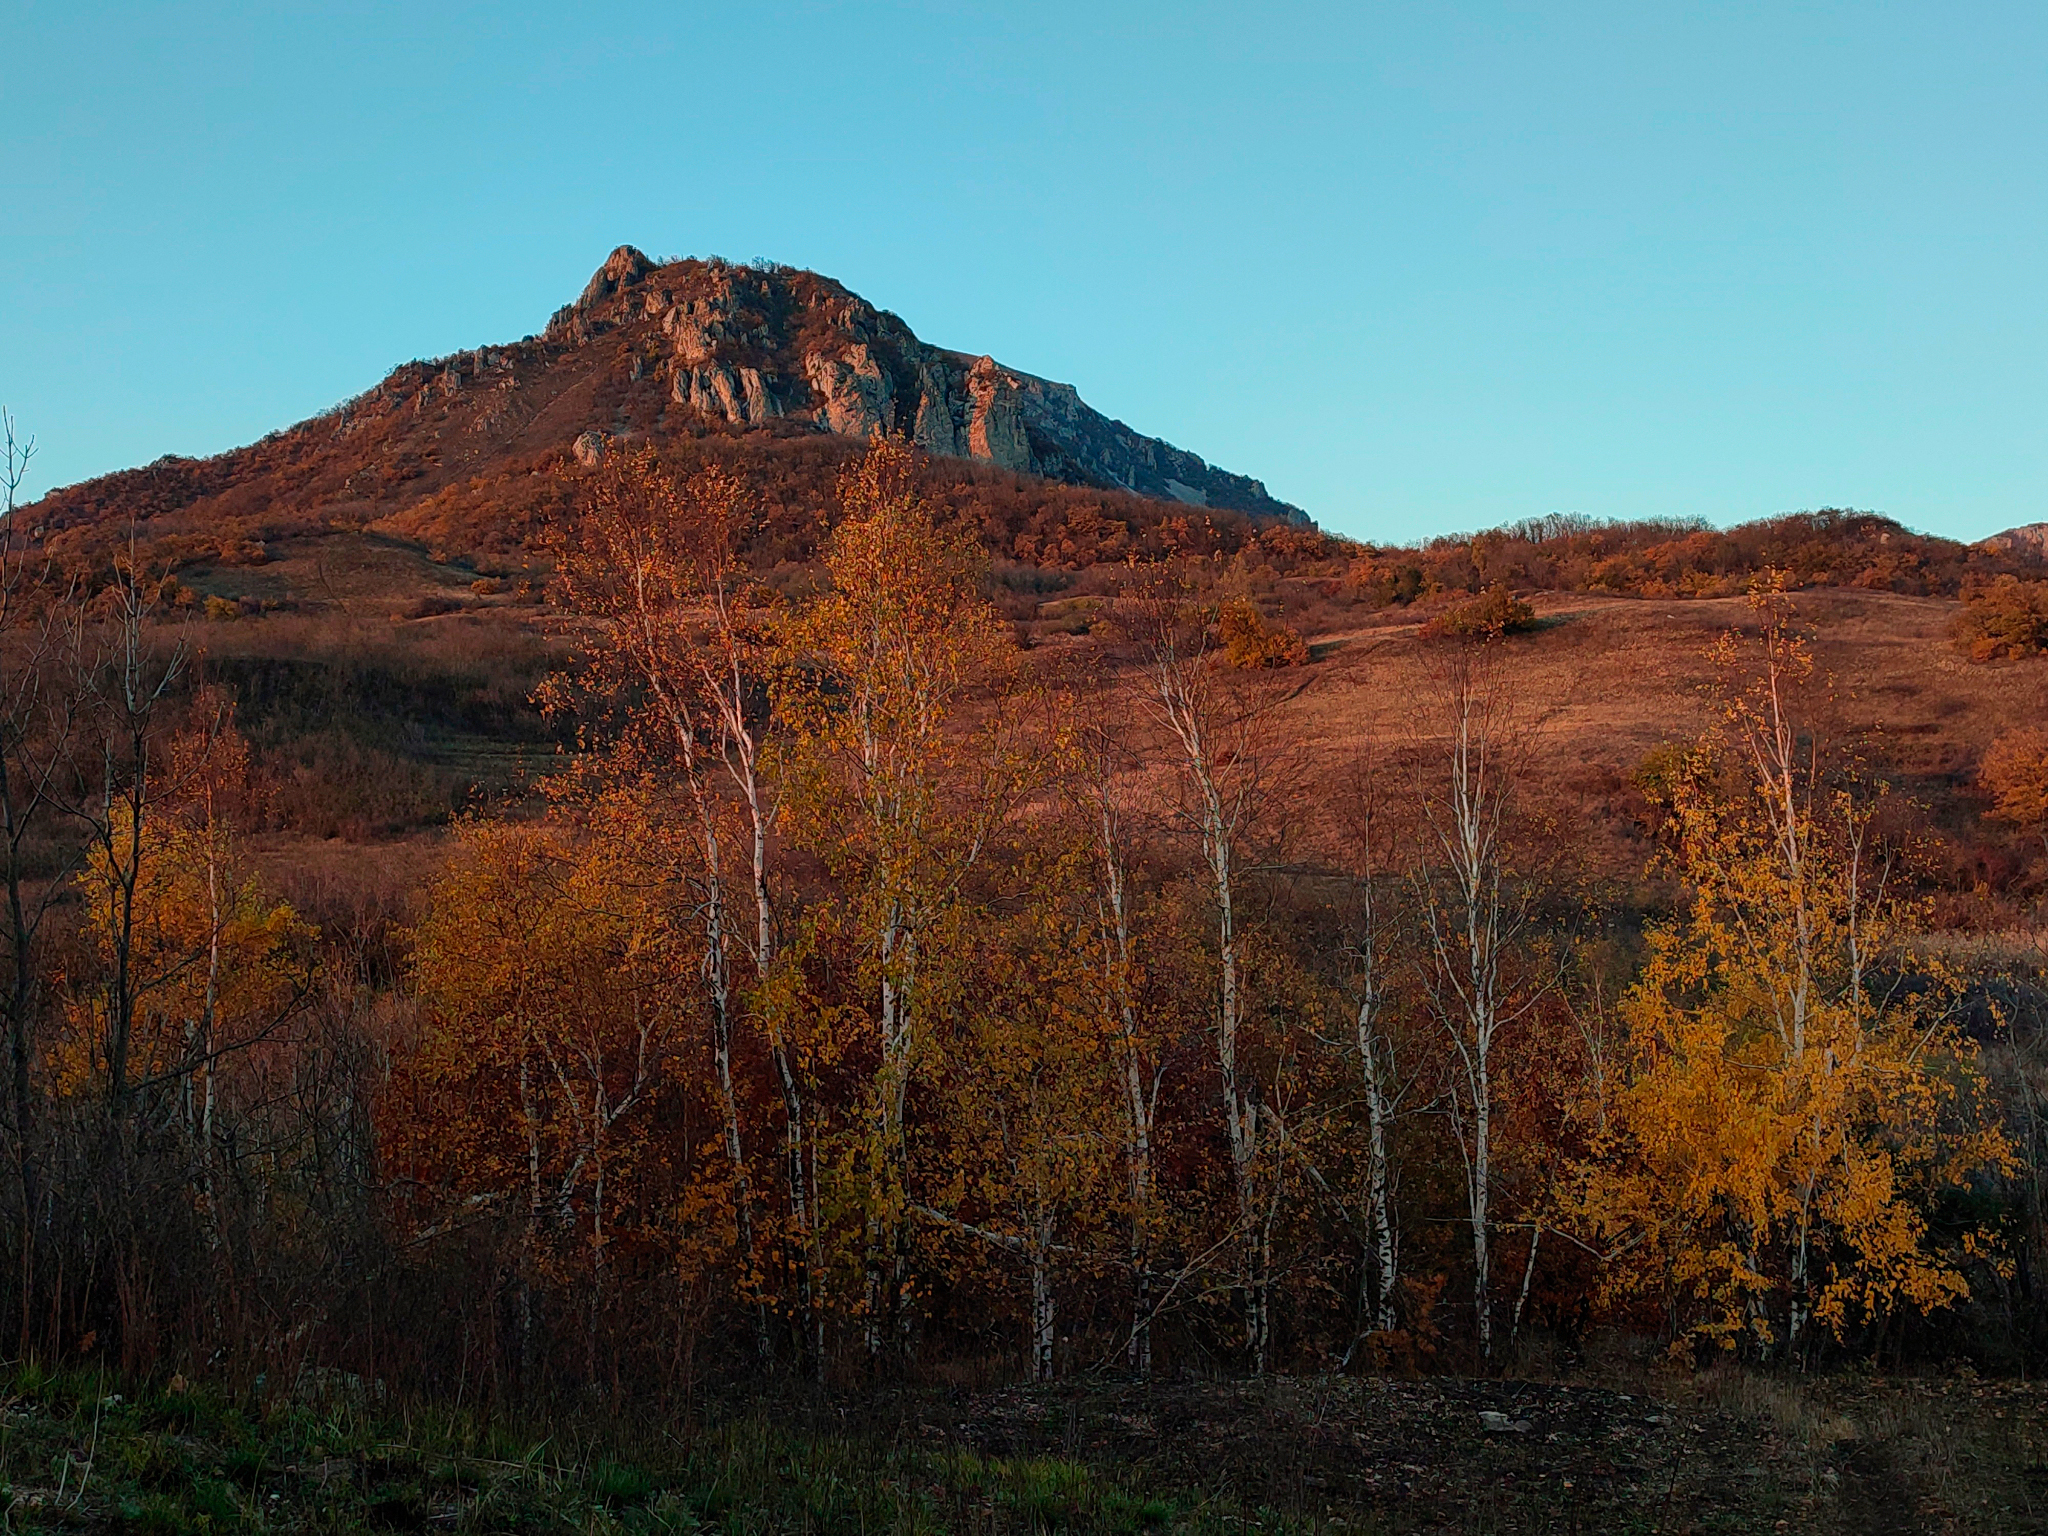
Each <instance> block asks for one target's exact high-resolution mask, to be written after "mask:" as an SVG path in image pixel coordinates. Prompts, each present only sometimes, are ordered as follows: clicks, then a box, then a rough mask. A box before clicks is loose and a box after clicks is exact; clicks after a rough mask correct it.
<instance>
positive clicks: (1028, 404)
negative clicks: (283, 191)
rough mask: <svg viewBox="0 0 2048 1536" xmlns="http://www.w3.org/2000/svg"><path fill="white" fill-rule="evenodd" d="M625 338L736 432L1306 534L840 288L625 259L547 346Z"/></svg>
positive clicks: (1229, 478)
mask: <svg viewBox="0 0 2048 1536" xmlns="http://www.w3.org/2000/svg"><path fill="white" fill-rule="evenodd" d="M607 335H615V336H617V337H618V338H619V339H620V340H622V341H624V342H625V344H626V345H628V346H630V347H631V348H632V349H633V358H634V366H637V367H639V368H640V369H642V370H643V372H646V373H651V374H652V375H653V376H654V377H655V378H657V379H660V380H662V381H664V382H666V384H667V386H668V389H669V397H670V400H671V402H672V404H674V405H675V406H679V407H687V408H688V409H690V410H692V411H695V412H697V413H699V414H700V415H704V416H709V417H716V418H720V419H723V420H725V421H728V422H731V423H732V424H734V425H736V426H739V425H744V426H761V425H765V424H766V423H768V422H770V421H776V420H782V421H794V422H801V423H805V424H807V425H812V426H815V427H817V428H819V429H820V430H823V431H828V432H836V433H838V434H839V435H841V436H842V437H852V438H857V439H862V440H865V439H866V438H868V437H870V436H872V435H873V434H874V433H876V432H892V433H894V432H900V433H903V434H905V435H907V436H908V437H909V438H910V439H911V441H913V442H914V443H916V444H917V445H918V446H919V447H920V448H923V449H924V450H925V451H926V452H927V453H931V454H937V455H942V456H945V457H950V458H963V459H979V460H982V461H983V462H985V463H989V464H996V465H1000V466H1001V467H1002V468H1004V469H1012V470H1019V471H1023V472H1027V473H1031V474H1037V475H1043V476H1045V477H1046V478H1048V479H1051V480H1060V481H1064V482H1066V483H1067V484H1069V485H1090V486H1099V487H1102V488H1104V489H1116V490H1125V491H1134V492H1136V493H1138V494H1139V495H1143V496H1153V497H1157V498H1160V499H1162V500H1173V501H1179V502H1184V503H1187V504H1189V505H1193V506H1198V507H1219V508H1225V509H1228V510H1231V511H1237V512H1249V513H1252V514H1253V515H1255V516H1262V517H1283V518H1287V519H1289V520H1291V521H1295V522H1304V523H1305V522H1307V521H1308V519H1307V516H1306V514H1304V513H1303V512H1302V511H1301V509H1300V508H1299V507H1293V506H1289V505H1288V504H1287V503H1285V502H1282V501H1276V500H1274V499H1273V497H1271V496H1270V495H1268V494H1267V493H1266V488H1265V486H1264V485H1262V484H1261V483H1260V482H1259V481H1257V480H1252V479H1247V478H1246V477H1245V476H1243V475H1233V474H1230V473H1228V472H1226V471H1224V470H1220V469H1216V468H1213V467H1212V466H1210V465H1209V464H1207V463H1205V462H1204V461H1203V460H1202V459H1200V458H1198V457H1197V456H1196V455H1194V454H1192V453H1188V452H1186V451H1185V450H1183V449H1179V448H1176V447H1174V446H1173V445H1172V444H1171V443H1166V442H1162V441H1160V440H1159V439H1158V438H1153V437H1146V436H1144V435H1143V434H1141V433H1138V432H1135V431H1133V430H1132V429H1131V428H1129V427H1127V426H1125V425H1124V424H1123V423H1122V422H1120V421H1112V420H1111V419H1110V418H1108V417H1107V416H1104V415H1103V414H1102V413H1101V412H1100V411H1097V410H1094V409H1092V408H1091V407H1089V406H1088V405H1087V404H1085V403H1084V402H1083V401H1082V399H1081V397H1080V395H1079V394H1078V393H1076V392H1075V389H1074V387H1073V386H1072V385H1071V384H1055V383H1053V382H1052V381H1051V380H1049V379H1041V378H1038V377H1036V376H1035V375H1033V374H1028V373H1020V372H1018V371H1017V370H1016V369H1013V368H1006V367H1004V366H1003V365H1002V364H1000V363H998V362H997V361H996V360H995V359H994V358H992V357H975V356H971V355H969V354H968V353H965V352H949V351H946V350H944V349H942V348H939V347H933V346H929V345H927V344H926V343H924V342H922V341H920V340H918V338H917V337H916V335H915V334H913V333H912V331H911V329H910V327H909V326H907V325H905V324H904V323H903V321H901V320H900V319H898V318H897V317H896V316H895V315H892V314H890V313H889V312H888V311H886V310H879V309H876V308H875V307H874V306H873V305H872V304H869V303H868V302H867V301H866V300H864V299H862V298H861V297H860V296H859V295H857V294H854V293H850V292H848V291H847V290H846V289H845V288H843V287H841V286H840V285H839V284H838V283H835V282H833V281H832V280H831V279H830V278H824V277H820V276H818V275H817V274H816V273H813V272H800V271H797V270H796V269H794V268H790V267H771V266H765V265H763V266H748V267H740V266H734V265H732V264H731V263H729V262H723V261H678V262H670V263H667V264H665V265H661V266H657V265H655V264H654V263H653V262H651V261H649V260H648V259H647V258H646V257H645V256H643V255H642V254H641V253H640V252H639V251H636V250H635V249H633V248H632V247H631V246H627V245H622V246H620V247H619V248H618V249H617V250H616V251H614V252H612V254H611V256H610V258H609V259H608V260H607V261H606V262H605V264H604V265H603V266H602V267H600V268H599V269H598V271H597V274H596V275H595V276H594V277H592V278H591V280H590V283H589V286H588V287H586V288H585V289H584V290H583V296H582V297H581V298H579V299H578V300H577V301H576V302H575V303H574V304H570V305H567V306H565V307H564V308H562V309H560V310H558V311H557V312H556V313H555V316H554V318H553V319H552V320H550V321H549V322H548V328H547V332H546V335H545V337H544V338H543V339H544V340H545V341H551V342H558V343H561V342H566V343H568V344H570V345H573V346H578V347H583V346H589V345H592V344H593V343H596V342H597V341H599V339H600V338H602V337H605V336H607Z"/></svg>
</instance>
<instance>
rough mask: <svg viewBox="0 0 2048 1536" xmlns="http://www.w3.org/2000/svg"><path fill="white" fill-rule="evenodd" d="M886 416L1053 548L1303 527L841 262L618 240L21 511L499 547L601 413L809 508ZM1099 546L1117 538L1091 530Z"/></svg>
mask: <svg viewBox="0 0 2048 1536" xmlns="http://www.w3.org/2000/svg"><path fill="white" fill-rule="evenodd" d="M877 432H885V433H898V434H902V435H904V436H907V437H909V438H910V439H911V440H912V441H913V442H915V443H917V444H918V445H919V446H921V447H923V448H924V449H926V450H927V451H928V452H929V453H930V454H931V455H933V461H932V476H933V478H934V479H935V481H937V482H939V483H941V484H942V485H944V486H947V487H950V488H951V489H952V490H954V491H955V492H959V493H961V495H965V496H966V497H967V499H969V500H972V501H975V502H977V504H979V505H981V506H982V507H983V509H984V511H988V510H989V508H990V507H991V506H992V505H993V504H994V503H997V502H999V503H1001V505H1000V506H998V507H995V509H994V511H993V512H991V513H990V515H991V516H992V517H994V518H995V519H996V520H998V521H1001V522H1003V523H1004V524H1005V526H1006V528H1009V529H1012V530H1021V529H1024V528H1026V525H1032V526H1031V529H1030V531H1028V532H1025V533H1024V534H1023V535H1022V536H1023V539H1024V545H1022V546H1020V547H1022V548H1028V549H1035V550H1042V551H1054V550H1056V549H1058V547H1059V546H1060V541H1061V538H1062V536H1063V535H1062V532H1061V530H1062V529H1063V528H1064V527H1066V526H1068V525H1070V524H1074V523H1076V522H1077V520H1078V523H1079V524H1080V525H1081V526H1083V527H1084V528H1086V529H1089V530H1094V529H1097V528H1100V527H1107V526H1111V525H1114V526H1116V527H1119V528H1124V529H1127V530H1130V532H1131V536H1133V537H1138V536H1142V534H1143V532H1144V530H1146V529H1148V528H1153V527H1159V526H1166V525H1170V526H1180V525H1182V524H1187V523H1194V524H1203V523H1205V522H1206V523H1213V524H1214V525H1215V526H1216V528H1217V529H1218V530H1220V531H1224V536H1225V537H1226V538H1227V539H1236V538H1239V537H1242V533H1240V532H1230V531H1228V530H1232V529H1237V528H1239V527H1241V526H1242V527H1244V529H1245V531H1248V525H1249V524H1250V523H1253V522H1257V523H1260V524H1270V525H1272V526H1276V527H1277V526H1296V527H1300V528H1303V529H1309V528H1311V527H1312V525H1311V524H1310V523H1309V519H1308V517H1307V515H1306V514H1305V513H1304V512H1302V511H1301V509H1299V508H1298V507H1293V506H1289V505H1288V504H1287V503H1285V502H1282V501H1278V500H1275V499H1274V498H1273V497H1272V496H1270V495H1269V494H1267V491H1266V488H1265V486H1264V485H1262V484H1261V483H1260V482H1259V481H1257V480H1253V479H1249V478H1246V477H1245V476H1242V475H1234V474H1230V473H1228V472H1226V471H1224V470H1220V469H1216V468H1214V467H1212V466H1211V465H1209V464H1208V463H1206V462H1205V461H1203V460H1202V459H1201V458H1199V457H1198V456H1196V455H1195V454H1192V453H1189V452H1187V451H1185V450H1183V449H1180V448H1176V447H1174V446H1173V445H1172V444H1170V443H1166V442H1162V441H1160V440H1159V439H1157V438H1151V437H1146V436H1144V435H1143V434H1141V433H1139V432H1136V431H1134V430H1132V429H1131V428H1130V427H1127V426H1125V425H1124V424H1123V423H1122V422H1118V421H1113V420H1111V419H1110V418H1108V417H1106V416H1104V415H1102V414H1101V413H1100V412H1099V411H1096V410H1093V409H1091V408H1090V407H1089V406H1088V405H1086V404H1084V403H1083V402H1082V400H1081V398H1080V396H1079V395H1078V394H1077V393H1076V392H1075V390H1074V389H1073V388H1072V386H1070V385H1066V384H1057V383H1053V382H1052V381H1050V380H1047V379H1041V378H1038V377H1036V376H1035V375H1032V374H1027V373H1021V372H1018V371H1017V370H1015V369H1012V368H1006V367H1004V366H1003V365H1002V364H1000V363H998V362H996V361H995V360H994V359H993V358H990V357H975V356H970V355H968V354H966V353H961V352H950V351H946V350H944V349H942V348H938V347H933V346H929V345H927V344H926V343H924V342H922V341H920V340H919V339H918V338H917V336H916V335H915V334H914V333H913V332H912V331H911V329H910V327H909V326H908V325H906V324H904V322H903V321H902V320H900V319H898V318H897V317H896V316H895V315H892V314H890V313H888V312H887V311H885V310H879V309H876V308H875V307H874V306H873V305H872V304H869V303H868V302H867V301H866V300H864V299H862V298H860V297H859V296H858V295H856V294H854V293H852V292H850V291H849V290H847V289H846V288H845V287H844V286H842V285H841V284H839V283H836V282H834V281H832V280H831V279H830V278H826V277H821V276H819V275H818V274H816V273H813V272H804V271H798V270H797V269H795V268H791V267H775V266H768V265H765V264H755V265H751V266H738V265H735V264H733V263H730V262H726V261H720V260H683V261H672V262H665V263H656V262H653V261H650V260H649V259H648V258H647V257H646V256H644V255H643V254H641V253H640V252H639V251H637V250H635V249H633V248H632V247H631V246H621V247H619V249H617V250H616V251H614V252H613V253H612V254H611V256H610V257H609V258H607V260H606V261H605V263H604V265H603V266H602V267H600V268H599V269H598V271H597V272H596V274H595V275H594V276H593V277H592V278H591V279H590V282H589V284H588V285H587V286H586V287H585V288H584V290H583V293H582V296H581V297H580V298H578V299H577V300H576V301H575V302H574V303H572V304H569V305H566V306H564V307H563V308H562V309H560V310H559V311H557V312H556V314H555V315H554V317H553V318H552V319H551V320H550V321H549V322H548V324H547V326H546V328H545V329H544V331H543V332H542V333H541V334H540V335H538V336H528V337H526V338H524V339H523V340H521V341H517V342H512V343H510V344H507V345H501V346H482V347H477V348H474V349H472V350H470V351H466V352H460V353H457V354H454V355H453V356H450V357H444V358H437V359H434V360H432V361H423V362H412V363H408V364H404V365H402V366H400V367H398V368H396V369H394V370H392V372H391V373H390V374H389V375H388V376H387V377H386V378H385V379H384V380H383V381H382V382H381V383H379V384H378V385H376V386H375V387H374V388H372V389H369V390H367V391H365V392H364V393H362V394H360V395H357V396H356V397H355V398H353V399H351V400H347V401H344V402H343V403H342V404H340V405H338V406H336V407H335V408H334V409H332V410H330V411H328V412H325V413H324V414H322V415H320V416H316V417H314V418H312V419H311V420H309V421H305V422H301V423H299V424H298V425H297V426H294V427H291V428H288V429H286V430H283V431H280V432H275V433H272V434H271V435H270V436H268V437H265V438H264V439H262V440H261V441H259V442H256V443H252V444H250V445H249V446H247V447H244V448H239V449H235V450H233V451H231V452H228V453H223V454H219V455H217V456H215V457H212V458H207V459H190V458H180V457H175V456H171V457H166V458H163V459H159V460H157V461H156V462H155V463H153V464H150V465H147V466H144V467H142V468H140V469H134V470H126V471H122V472H120V473H117V474H112V475H106V476H103V477H101V478H99V479H97V480H92V481H88V482H86V483H84V484H81V485H76V486H69V487H65V488H62V489H59V490H56V491H53V492H51V493H50V494H49V495H48V496H46V497H45V498H44V499H43V500H42V501H41V502H40V503H38V504H37V505H36V506H35V507H34V508H33V509H29V511H28V520H29V521H31V522H32V523H33V524H34V525H35V526H36V527H38V528H39V529H41V530H42V531H43V532H44V534H45V535H46V536H47V537H48V538H49V539H50V540H51V547H52V550H53V553H60V554H61V553H62V552H63V551H64V548H65V546H66V545H67V544H71V545H76V546H79V547H80V548H81V550H83V549H84V548H86V547H90V546H91V545H93V544H94V543H96V542H99V541H101V540H103V539H104V538H105V537H108V536H110V533H111V530H114V529H125V528H126V527H128V526H129V525H130V524H131V523H134V524H137V525H140V526H141V527H142V529H143V532H144V534H145V536H146V537H148V538H150V539H152V540H156V541H162V540H166V539H169V540H172V541H174V542H175V541H178V540H181V539H182V540H183V541H185V542H188V543H191V544H193V545H194V548H195V550H197V549H199V548H210V547H212V546H213V545H216V544H222V543H235V544H238V545H241V546H249V547H253V546H257V545H262V544H266V543H272V542H276V541H280V540H284V541H289V540H292V539H295V538H303V537H307V536H315V537H317V536H322V535H326V534H330V533H333V532H336V531H346V530H367V531H369V532H371V533H373V534H385V535H391V536H395V537H399V538H404V539H413V540H418V541H420V542H422V543H426V544H429V545H431V546H432V547H434V548H436V549H444V550H450V551H461V552H464V553H471V552H483V553H492V554H500V555H502V554H507V553H510V552H511V551H512V550H513V549H515V548H517V547H520V546H521V545H523V544H524V543H525V541H526V540H527V539H529V538H530V536H531V533H532V531H533V528H534V527H535V526H536V524H537V522H538V521H539V520H540V519H541V518H542V517H543V516H544V515H545V513H546V511H547V510H548V509H549V506H550V505H552V506H557V507H558V506H559V504H560V494H561V493H560V487H559V485H558V484H557V485H553V486H552V487H550V486H546V485H542V484H541V483H540V482H542V481H553V480H556V479H558V477H553V476H549V475H546V474H544V473H539V472H542V471H545V470H547V469H548V468H550V467H551V466H554V465H559V464H562V463H564V462H567V461H568V459H569V458H570V456H571V454H572V452H575V453H576V456H577V457H584V458H587V457H588V456H589V449H590V439H589V434H592V433H596V434H599V435H600V436H611V437H615V438H618V439H621V440H625V441H645V442H651V443H654V444H656V445H657V446H664V447H667V446H671V445H673V446H677V447H678V448H679V449H685V450H686V451H685V453H684V456H685V457H686V458H687V457H688V456H689V454H690V453H695V454H696V455H697V456H698V457H706V456H714V455H724V456H727V457H740V458H746V459H749V460H751V461H752V462H753V467H754V469H755V471H756V478H757V479H762V480H765V481H767V482H771V483H774V482H779V483H781V484H782V485H783V486H784V487H785V488H786V492H787V494H786V495H785V497H784V500H785V501H787V502H789V503H791V504H792V505H793V506H794V505H797V504H801V505H802V506H803V507H805V508H809V507H814V506H815V505H818V504H822V498H823V497H825V496H827V495H829V490H830V484H831V473H832V468H833V466H834V465H836V464H837V463H839V462H843V460H844V458H845V457H846V456H847V455H848V454H850V453H851V452H853V451H856V447H857V445H858V444H859V443H862V442H864V441H866V440H867V439H868V438H869V437H870V436H871V435H873V434H874V433H877ZM579 441H580V443H581V448H580V451H579V450H578V445H579ZM835 444H836V445H837V446H836V447H835V446H833V445H835ZM949 465H950V466H953V467H951V468H948V467H947V466H949ZM1048 482H1049V483H1048ZM963 487H966V488H968V490H966V491H963V490H962V488H963ZM1077 497H1078V498H1079V499H1078V500H1077V499H1076V498H1077ZM954 499H955V500H956V501H957V500H959V499H960V495H956V496H955V498H954ZM809 515H810V513H809V511H808V510H806V511H804V512H803V516H805V517H808V516H809ZM69 530H77V531H78V533H77V535H76V536H75V537H72V538H69V539H67V538H66V533H67V531H69ZM95 530H97V533H96V534H95V532H94V531H95ZM1089 537H1090V538H1095V535H1094V534H1093V533H1092V532H1091V533H1090V535H1089ZM1034 541H1035V542H1034ZM1004 542H1007V539H1006V540H1005V541H1004ZM1090 548H1091V549H1094V548H1105V549H1108V550H1109V552H1110V553H1111V554H1112V555H1114V548H1113V547H1112V546H1104V545H1101V543H1100V540H1099V539H1097V540H1096V542H1095V543H1094V544H1091V545H1090ZM165 553H167V554H169V555H171V556H172V557H173V558H174V559H176V558H179V552H178V550H177V549H176V548H171V549H168V550H166V551H165ZM228 558H229V559H231V560H233V559H234V558H235V557H234V556H233V555H232V554H231V555H229V556H228ZM250 558H260V557H258V556H254V555H252V556H251V557H250ZM1033 558H1042V556H1034V557H1033Z"/></svg>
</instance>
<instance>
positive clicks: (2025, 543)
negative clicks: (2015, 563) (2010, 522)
mask: <svg viewBox="0 0 2048 1536" xmlns="http://www.w3.org/2000/svg"><path fill="white" fill-rule="evenodd" d="M1977 542H1978V544H1979V546H1980V547H1982V548H1984V549H1989V550H1993V551H1995V552H1996V553H1998V554H2001V555H2018V556H2021V557H2022V558H2026V559H2033V560H2042V559H2048V523H2022V524H2021V525H2020V526H2019V527H2017V528H2008V529H2006V530H2005V532H2003V533H1994V534H1992V535H1991V537H1990V538H1988V539H1979V540H1978V541H1977Z"/></svg>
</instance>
